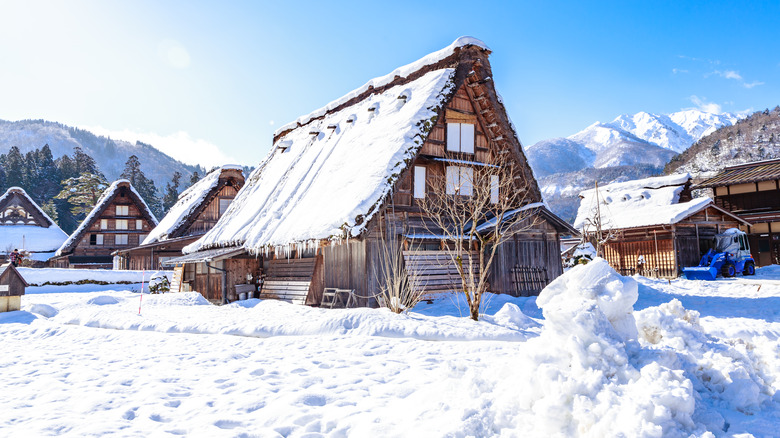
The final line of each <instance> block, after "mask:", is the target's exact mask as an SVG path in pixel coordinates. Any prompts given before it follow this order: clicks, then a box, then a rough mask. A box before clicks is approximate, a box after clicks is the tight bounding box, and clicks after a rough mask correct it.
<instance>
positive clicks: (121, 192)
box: [49, 179, 157, 269]
mask: <svg viewBox="0 0 780 438" xmlns="http://www.w3.org/2000/svg"><path fill="white" fill-rule="evenodd" d="M156 226H157V218H155V217H154V214H153V213H152V211H151V210H150V209H149V206H148V205H146V202H145V201H144V200H143V199H142V198H141V196H140V195H139V194H138V192H137V191H136V190H135V189H134V188H133V186H132V185H131V184H130V181H128V180H125V179H120V180H117V181H114V182H113V183H112V184H111V185H110V186H109V187H108V188H107V189H106V190H105V191H104V192H103V194H102V195H101V196H100V198H99V199H98V201H97V203H96V204H95V207H94V208H93V209H92V211H90V213H89V214H88V215H87V217H86V218H85V219H84V221H83V222H81V224H80V225H79V227H78V228H76V231H74V232H73V234H71V235H70V237H68V239H67V240H66V241H65V242H64V243H63V244H62V246H61V247H60V248H59V249H58V250H57V253H56V255H55V257H53V258H52V259H50V260H49V266H51V267H54V268H86V269H111V268H112V267H113V266H114V262H113V256H112V253H113V252H114V251H116V250H118V249H122V248H127V247H133V246H138V245H139V243H141V242H143V240H144V239H145V238H146V236H147V235H148V234H149V232H150V231H151V230H152V229H153V228H154V227H156Z"/></svg>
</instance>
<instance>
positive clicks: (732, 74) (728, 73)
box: [716, 70, 742, 81]
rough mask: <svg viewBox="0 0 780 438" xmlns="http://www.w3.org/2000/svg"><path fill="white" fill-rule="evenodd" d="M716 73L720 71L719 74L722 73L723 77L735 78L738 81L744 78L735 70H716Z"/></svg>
mask: <svg viewBox="0 0 780 438" xmlns="http://www.w3.org/2000/svg"><path fill="white" fill-rule="evenodd" d="M716 73H718V74H719V75H721V76H722V77H724V78H726V79H735V80H737V81H741V80H742V76H741V75H740V74H739V73H738V72H736V71H734V70H726V71H719V72H716Z"/></svg>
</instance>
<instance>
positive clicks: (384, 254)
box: [374, 214, 423, 313]
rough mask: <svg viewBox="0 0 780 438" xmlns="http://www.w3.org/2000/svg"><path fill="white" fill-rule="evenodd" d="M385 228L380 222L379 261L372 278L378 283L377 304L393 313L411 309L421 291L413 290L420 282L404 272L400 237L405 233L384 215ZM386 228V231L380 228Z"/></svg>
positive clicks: (420, 295)
mask: <svg viewBox="0 0 780 438" xmlns="http://www.w3.org/2000/svg"><path fill="white" fill-rule="evenodd" d="M384 218H385V219H386V222H387V225H386V226H385V227H383V226H382V223H383V221H382V219H381V218H380V220H379V245H378V246H379V258H378V263H377V266H376V267H375V270H374V275H375V277H376V279H377V283H378V284H379V297H380V305H381V306H382V307H387V308H389V309H390V310H391V311H392V312H394V313H401V312H403V311H405V310H408V309H412V308H414V306H416V305H417V303H419V302H420V299H421V297H422V292H423V291H422V290H419V289H417V288H416V287H414V286H415V285H417V284H418V283H419V282H418V281H416V279H415V278H414V276H413V274H410V273H409V272H408V271H407V270H406V266H405V264H404V257H403V245H402V243H401V241H400V235H401V234H405V233H404V232H403V229H402V228H401V227H399V225H397V223H396V222H394V221H390V220H389V219H388V218H387V214H385V215H384ZM383 228H386V229H383Z"/></svg>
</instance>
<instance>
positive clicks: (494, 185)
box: [490, 175, 498, 204]
mask: <svg viewBox="0 0 780 438" xmlns="http://www.w3.org/2000/svg"><path fill="white" fill-rule="evenodd" d="M490 202H491V203H492V204H497V203H498V175H490Z"/></svg>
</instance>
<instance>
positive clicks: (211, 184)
mask: <svg viewBox="0 0 780 438" xmlns="http://www.w3.org/2000/svg"><path fill="white" fill-rule="evenodd" d="M243 186H244V172H243V170H242V168H241V166H235V165H225V166H222V167H220V168H218V169H215V170H214V171H212V172H210V173H209V174H208V175H206V176H205V177H203V179H201V180H200V181H198V182H196V183H195V184H193V185H192V186H191V187H189V188H188V189H187V190H185V191H183V192H182V193H181V194H180V195H179V199H178V201H177V202H176V204H174V206H173V207H171V209H170V211H169V212H168V214H166V215H165V217H164V218H163V219H162V220H161V221H160V223H159V224H158V225H157V226H156V227H155V228H154V229H153V230H152V231H150V232H149V235H148V236H146V239H144V240H143V241H142V242H141V244H140V245H139V246H136V247H133V248H127V249H120V250H117V251H116V252H115V253H114V255H115V256H116V257H115V259H114V260H115V261H116V262H117V264H116V266H115V268H116V269H133V270H156V269H163V267H162V266H161V263H163V262H165V261H167V260H170V259H172V258H174V257H180V256H181V255H182V253H181V250H182V248H184V247H185V246H187V245H189V244H190V243H192V242H194V241H196V240H198V238H200V236H202V235H203V234H204V233H206V232H207V231H208V230H210V229H211V228H213V227H214V225H215V224H216V223H217V221H218V220H219V218H220V217H221V216H222V215H223V214H224V213H225V211H227V208H228V206H229V205H230V203H231V202H233V198H235V197H236V194H237V193H238V191H239V190H240V189H241V187H243ZM185 284H186V283H185Z"/></svg>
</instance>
